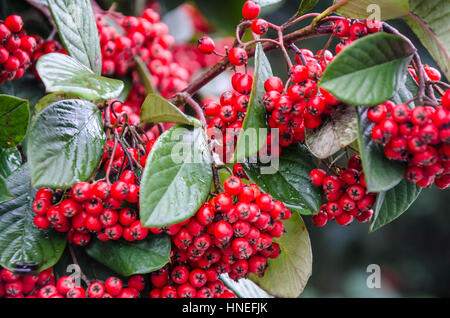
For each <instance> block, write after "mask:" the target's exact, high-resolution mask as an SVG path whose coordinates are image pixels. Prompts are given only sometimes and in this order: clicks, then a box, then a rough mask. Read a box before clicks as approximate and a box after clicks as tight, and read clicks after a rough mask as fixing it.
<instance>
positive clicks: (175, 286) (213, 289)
mask: <svg viewBox="0 0 450 318" xmlns="http://www.w3.org/2000/svg"><path fill="white" fill-rule="evenodd" d="M150 281H151V283H152V286H153V289H152V290H151V291H150V294H149V296H150V298H236V295H235V294H234V293H233V292H232V291H231V290H230V289H228V288H227V287H225V285H224V284H223V282H222V281H221V280H220V279H219V275H218V273H217V271H216V270H215V269H214V268H208V269H205V270H203V269H201V268H192V267H191V266H189V265H187V264H180V265H170V266H168V267H167V268H162V269H160V270H158V271H155V272H153V273H151V274H150Z"/></svg>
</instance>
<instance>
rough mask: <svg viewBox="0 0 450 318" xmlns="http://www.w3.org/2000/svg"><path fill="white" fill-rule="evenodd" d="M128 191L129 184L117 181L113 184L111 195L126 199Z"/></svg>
mask: <svg viewBox="0 0 450 318" xmlns="http://www.w3.org/2000/svg"><path fill="white" fill-rule="evenodd" d="M128 192H129V187H128V184H126V183H125V182H123V181H117V182H115V183H114V184H113V185H112V186H111V195H112V196H113V197H114V198H116V199H118V200H125V199H126V197H127V194H128Z"/></svg>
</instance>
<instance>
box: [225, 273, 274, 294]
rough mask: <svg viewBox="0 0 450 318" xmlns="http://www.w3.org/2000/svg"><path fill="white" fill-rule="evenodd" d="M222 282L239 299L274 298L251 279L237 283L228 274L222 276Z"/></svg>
mask: <svg viewBox="0 0 450 318" xmlns="http://www.w3.org/2000/svg"><path fill="white" fill-rule="evenodd" d="M220 280H221V281H222V282H223V283H224V284H225V285H226V286H227V287H228V288H229V289H231V290H232V291H233V292H234V293H235V295H236V296H238V297H239V298H273V297H272V296H270V295H269V294H268V293H266V292H265V291H264V290H262V289H261V288H259V287H258V285H256V284H255V283H254V282H252V281H251V280H250V279H246V278H241V279H240V280H239V281H237V282H236V281H234V280H232V279H231V278H230V277H229V276H228V274H222V275H220Z"/></svg>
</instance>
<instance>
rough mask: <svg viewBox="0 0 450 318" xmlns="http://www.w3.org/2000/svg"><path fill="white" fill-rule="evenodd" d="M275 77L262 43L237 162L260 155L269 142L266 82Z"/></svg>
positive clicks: (256, 56)
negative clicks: (264, 103) (263, 101)
mask: <svg viewBox="0 0 450 318" xmlns="http://www.w3.org/2000/svg"><path fill="white" fill-rule="evenodd" d="M272 75H273V73H272V69H271V67H270V62H269V60H268V59H267V57H266V55H265V54H264V51H263V49H262V46H261V44H260V43H258V44H257V45H256V52H255V75H254V77H253V87H252V92H251V94H250V100H249V104H248V109H247V114H246V115H245V119H244V122H243V123H242V132H241V134H240V135H239V137H238V141H237V144H236V150H235V153H234V157H235V158H234V159H235V161H242V160H243V159H245V158H248V157H250V156H251V155H254V154H256V153H258V151H259V150H260V149H261V148H262V147H263V146H264V145H265V144H266V141H267V125H266V109H265V107H264V105H263V103H262V98H263V96H264V94H265V92H266V91H265V89H264V82H265V81H266V80H267V79H268V78H269V77H271V76H272Z"/></svg>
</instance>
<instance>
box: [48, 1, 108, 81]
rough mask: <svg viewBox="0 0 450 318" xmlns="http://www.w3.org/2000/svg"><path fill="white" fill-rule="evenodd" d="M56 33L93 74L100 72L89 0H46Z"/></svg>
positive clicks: (98, 54)
mask: <svg viewBox="0 0 450 318" xmlns="http://www.w3.org/2000/svg"><path fill="white" fill-rule="evenodd" d="M47 1H48V5H49V8H50V11H51V13H52V16H53V20H54V21H55V23H56V26H57V28H58V33H59V36H60V38H61V40H62V42H63V44H64V46H65V47H66V50H67V52H69V54H70V56H72V57H73V58H75V59H76V60H78V61H79V62H80V63H81V64H83V65H85V66H86V67H88V68H89V69H91V70H92V71H94V72H95V73H96V74H98V75H100V74H101V72H102V54H101V50H100V40H99V37H98V30H97V24H96V23H95V17H94V12H93V10H92V6H91V3H90V1H89V0H47Z"/></svg>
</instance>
